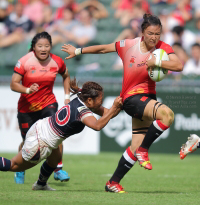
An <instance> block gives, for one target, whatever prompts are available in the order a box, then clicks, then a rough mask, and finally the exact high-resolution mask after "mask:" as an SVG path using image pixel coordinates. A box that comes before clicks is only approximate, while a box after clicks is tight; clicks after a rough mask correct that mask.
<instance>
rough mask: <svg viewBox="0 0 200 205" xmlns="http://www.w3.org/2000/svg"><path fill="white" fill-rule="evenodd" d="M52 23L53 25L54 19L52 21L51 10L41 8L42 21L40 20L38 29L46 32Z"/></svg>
mask: <svg viewBox="0 0 200 205" xmlns="http://www.w3.org/2000/svg"><path fill="white" fill-rule="evenodd" d="M53 23H54V19H53V12H52V8H51V7H50V6H45V7H44V8H43V20H42V24H41V25H40V27H42V28H43V29H44V30H46V29H48V27H50V26H51V25H52V24H53Z"/></svg>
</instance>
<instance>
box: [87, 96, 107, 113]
mask: <svg viewBox="0 0 200 205" xmlns="http://www.w3.org/2000/svg"><path fill="white" fill-rule="evenodd" d="M102 103H103V92H101V93H100V94H99V96H98V97H96V98H95V99H92V98H88V99H87V106H88V108H89V109H90V110H92V111H95V110H98V109H99V108H100V107H101V105H102Z"/></svg>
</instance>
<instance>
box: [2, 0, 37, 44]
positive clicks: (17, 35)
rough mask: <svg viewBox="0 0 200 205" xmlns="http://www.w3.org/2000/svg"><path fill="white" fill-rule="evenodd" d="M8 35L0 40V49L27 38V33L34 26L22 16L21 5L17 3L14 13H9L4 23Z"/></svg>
mask: <svg viewBox="0 0 200 205" xmlns="http://www.w3.org/2000/svg"><path fill="white" fill-rule="evenodd" d="M5 24H6V27H7V29H8V33H9V35H7V36H4V37H3V39H2V38H1V41H0V47H7V46H10V45H12V44H15V43H20V42H21V41H22V40H24V39H26V38H28V33H30V31H31V30H32V29H33V27H34V24H33V22H32V21H30V20H29V19H28V17H27V16H25V15H23V5H22V4H20V3H17V4H16V5H15V12H13V13H11V14H10V15H9V17H8V18H7V19H6V21H5Z"/></svg>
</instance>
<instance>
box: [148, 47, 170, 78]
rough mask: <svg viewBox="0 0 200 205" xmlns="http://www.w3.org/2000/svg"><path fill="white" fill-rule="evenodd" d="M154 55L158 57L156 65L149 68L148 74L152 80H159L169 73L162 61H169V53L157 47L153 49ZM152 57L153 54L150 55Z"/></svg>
mask: <svg viewBox="0 0 200 205" xmlns="http://www.w3.org/2000/svg"><path fill="white" fill-rule="evenodd" d="M153 55H154V56H155V58H156V66H155V67H154V68H149V69H148V74H149V77H150V78H151V80H153V81H155V82H159V81H161V80H163V79H164V78H165V77H166V76H167V73H168V70H166V69H164V68H162V67H161V66H162V63H161V62H162V61H169V57H168V55H167V53H166V52H165V51H164V50H163V49H156V50H155V51H153ZM150 58H151V56H150Z"/></svg>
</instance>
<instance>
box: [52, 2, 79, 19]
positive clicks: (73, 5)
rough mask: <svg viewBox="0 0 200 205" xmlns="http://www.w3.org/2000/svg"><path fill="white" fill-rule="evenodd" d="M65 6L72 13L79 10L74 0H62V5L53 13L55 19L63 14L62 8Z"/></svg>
mask: <svg viewBox="0 0 200 205" xmlns="http://www.w3.org/2000/svg"><path fill="white" fill-rule="evenodd" d="M65 8H69V9H71V10H72V11H73V12H74V13H77V12H78V11H79V5H78V4H77V3H76V2H75V0H63V6H62V7H60V8H58V9H57V11H56V14H55V20H58V19H61V18H62V17H63V16H62V14H63V10H64V9H65Z"/></svg>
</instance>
